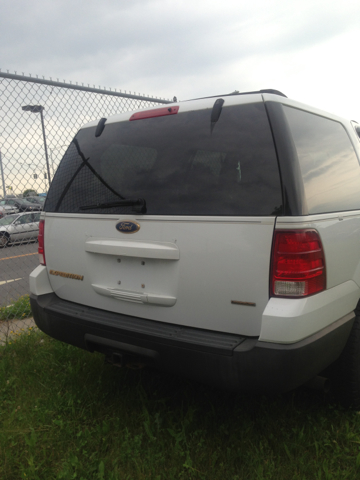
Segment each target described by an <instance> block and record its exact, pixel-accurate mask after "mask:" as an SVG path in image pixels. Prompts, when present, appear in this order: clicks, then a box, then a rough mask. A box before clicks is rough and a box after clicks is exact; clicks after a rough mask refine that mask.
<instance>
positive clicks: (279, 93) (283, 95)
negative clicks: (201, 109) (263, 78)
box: [184, 88, 287, 102]
mask: <svg viewBox="0 0 360 480" xmlns="http://www.w3.org/2000/svg"><path fill="white" fill-rule="evenodd" d="M253 93H272V94H273V95H280V96H281V97H285V98H287V96H286V95H285V94H284V93H282V92H280V91H279V90H274V89H272V88H266V89H264V90H257V91H253V92H238V91H237V90H235V92H232V93H225V94H224V95H211V96H210V97H200V98H191V99H190V100H203V99H205V98H217V97H231V96H232V95H251V94H253ZM190 100H184V101H185V102H189V101H190Z"/></svg>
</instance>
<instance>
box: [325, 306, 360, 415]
mask: <svg viewBox="0 0 360 480" xmlns="http://www.w3.org/2000/svg"><path fill="white" fill-rule="evenodd" d="M357 313H358V312H357ZM330 382H331V391H332V393H333V396H334V398H335V400H336V401H338V402H339V403H340V404H342V405H343V406H344V407H350V408H354V409H357V410H359V409H360V316H356V317H355V322H354V325H353V327H352V330H351V333H350V335H349V338H348V341H347V343H346V345H345V348H344V350H343V352H342V353H341V355H340V357H339V359H338V360H337V361H336V362H335V364H334V365H333V370H332V373H331V375H330Z"/></svg>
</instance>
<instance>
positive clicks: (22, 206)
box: [0, 198, 42, 212]
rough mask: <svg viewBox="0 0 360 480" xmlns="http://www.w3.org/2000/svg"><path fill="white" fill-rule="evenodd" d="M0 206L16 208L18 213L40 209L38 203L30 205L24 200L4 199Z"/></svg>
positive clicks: (0, 201)
mask: <svg viewBox="0 0 360 480" xmlns="http://www.w3.org/2000/svg"><path fill="white" fill-rule="evenodd" d="M2 205H9V206H12V207H16V208H18V209H19V211H20V212H33V211H39V210H41V209H42V205H41V204H40V203H31V202H28V201H27V199H25V198H5V199H3V200H0V206H2Z"/></svg>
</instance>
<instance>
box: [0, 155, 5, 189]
mask: <svg viewBox="0 0 360 480" xmlns="http://www.w3.org/2000/svg"><path fill="white" fill-rule="evenodd" d="M0 167H1V180H2V185H3V190H4V198H5V197H6V187H5V179H4V170H3V164H2V158H1V151H0Z"/></svg>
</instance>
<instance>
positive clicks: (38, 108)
mask: <svg viewBox="0 0 360 480" xmlns="http://www.w3.org/2000/svg"><path fill="white" fill-rule="evenodd" d="M21 108H22V109H23V110H24V111H25V112H31V113H40V117H41V126H42V132H43V138H44V149H45V159H46V168H47V174H48V182H49V187H50V184H51V176H50V167H49V157H48V152H47V147H46V136H45V125H44V116H43V111H44V107H43V106H42V105H25V106H24V107H21Z"/></svg>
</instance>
